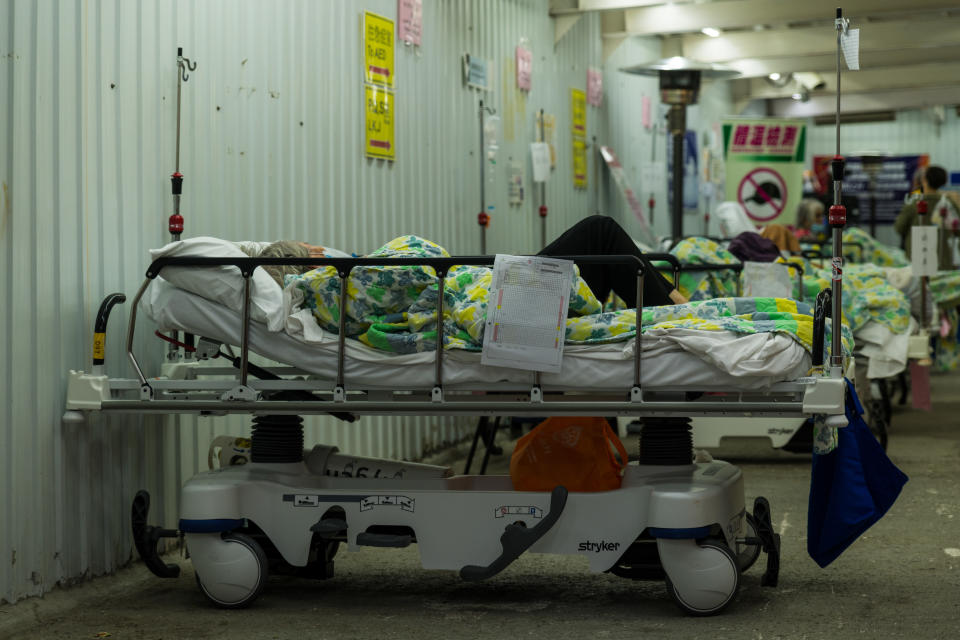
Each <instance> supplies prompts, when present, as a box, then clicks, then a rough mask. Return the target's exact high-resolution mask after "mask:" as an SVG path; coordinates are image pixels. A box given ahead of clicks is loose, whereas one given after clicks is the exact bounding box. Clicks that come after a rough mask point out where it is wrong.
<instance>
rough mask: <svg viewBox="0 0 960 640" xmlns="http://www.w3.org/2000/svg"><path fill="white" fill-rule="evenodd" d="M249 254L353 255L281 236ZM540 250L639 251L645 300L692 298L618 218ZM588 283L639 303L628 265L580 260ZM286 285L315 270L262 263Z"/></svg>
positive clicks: (573, 230) (250, 247)
mask: <svg viewBox="0 0 960 640" xmlns="http://www.w3.org/2000/svg"><path fill="white" fill-rule="evenodd" d="M240 248H241V249H243V250H244V251H245V252H246V253H247V255H250V256H252V257H263V258H309V257H314V258H322V257H349V255H348V254H345V253H343V252H342V251H338V250H336V249H330V248H327V247H322V246H319V245H311V244H307V243H306V242H295V241H291V240H282V241H280V242H273V243H270V244H268V245H266V246H264V245H262V244H257V243H243V244H241V246H240ZM538 255H544V256H563V255H567V256H570V255H579V256H601V255H607V256H609V255H634V256H637V257H638V258H640V259H641V260H643V263H644V265H645V266H646V267H647V271H646V278H645V280H644V296H643V298H644V304H645V305H648V306H660V305H668V304H682V303H684V302H686V301H687V299H686V298H685V297H684V296H682V295H681V294H680V292H679V291H677V290H676V289H675V288H674V286H673V285H672V284H670V283H669V282H668V281H667V280H666V278H664V277H663V275H662V274H660V272H658V271H657V270H656V269H654V268H652V267H650V264H649V262H647V260H646V258H644V256H643V252H641V251H640V250H639V249H638V248H637V245H636V243H634V242H633V239H632V238H631V237H630V235H629V234H628V233H627V232H626V231H624V230H623V227H621V226H620V225H619V224H617V222H616V221H615V220H614V219H613V218H609V217H607V216H589V217H587V218H584V219H583V220H581V221H580V222H578V223H576V224H575V225H573V226H572V227H570V228H569V229H567V230H566V231H565V232H564V233H563V234H561V235H560V237H558V238H557V239H556V240H554V241H553V242H551V243H550V244H549V245H547V246H546V247H544V248H543V250H541V251H540V252H539V254H538ZM577 266H578V267H579V269H580V275H581V277H583V279H584V281H586V283H587V286H589V287H590V290H591V291H592V292H593V293H594V295H596V296H597V298H599V299H600V300H606V299H607V297H608V296H609V295H610V292H611V291H613V292H614V293H616V294H617V295H618V296H619V297H620V298H621V299H622V300H623V301H624V302H625V303H626V305H627V306H628V307H631V308H633V307H636V306H637V300H636V298H637V294H636V273H635V272H634V271H633V269H631V268H629V267H625V266H624V265H577ZM262 268H263V269H265V270H266V271H267V273H269V274H270V276H271V277H272V278H273V279H274V280H276V281H277V283H278V284H279V285H280V286H281V287H282V286H284V279H285V278H286V276H292V275H301V274H304V273H307V272H308V271H311V270H312V269H313V267H312V266H266V267H262Z"/></svg>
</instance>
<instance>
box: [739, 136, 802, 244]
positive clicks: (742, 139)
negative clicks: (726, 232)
mask: <svg viewBox="0 0 960 640" xmlns="http://www.w3.org/2000/svg"><path fill="white" fill-rule="evenodd" d="M806 142H807V130H806V126H805V124H804V122H803V121H802V120H784V119H768V118H765V119H762V120H752V119H750V120H748V119H735V120H727V121H725V122H724V123H723V155H724V159H725V160H726V173H727V182H726V187H727V188H726V193H727V199H728V200H736V201H737V202H739V203H740V205H741V206H742V207H743V208H744V210H745V211H746V212H747V215H748V216H750V219H751V220H753V221H754V223H756V224H757V225H758V226H764V225H767V224H770V223H774V222H775V223H777V224H793V223H794V222H796V219H797V217H796V212H797V205H798V204H800V200H801V199H802V198H803V162H804V155H805V153H806Z"/></svg>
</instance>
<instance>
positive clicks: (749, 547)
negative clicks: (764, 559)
mask: <svg viewBox="0 0 960 640" xmlns="http://www.w3.org/2000/svg"><path fill="white" fill-rule="evenodd" d="M744 537H746V538H748V539H754V540H758V542H757V543H756V544H749V543H746V542H744V543H741V542H738V543H737V564H738V565H739V566H740V573H743V572H745V571H746V570H747V569H749V568H750V567H752V566H753V563H754V562H756V561H757V558H759V557H760V551H761V547H760V543H759V537H758V536H757V521H756V518H754V517H753V514H751V513H747V532H746V535H745V536H744Z"/></svg>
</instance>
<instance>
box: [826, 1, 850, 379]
mask: <svg viewBox="0 0 960 640" xmlns="http://www.w3.org/2000/svg"><path fill="white" fill-rule="evenodd" d="M834 24H835V25H836V28H837V121H836V122H837V124H836V127H837V152H836V155H834V156H833V160H832V161H831V162H830V164H831V169H832V171H833V206H831V207H830V212H829V214H828V218H827V220H828V222H829V223H830V226H831V227H832V229H833V261H832V265H833V275H832V289H833V309H832V314H831V315H832V318H833V331H832V332H831V333H832V335H831V338H832V339H833V340H832V345H831V348H830V367H831V369H833V370H834V371H831V373H836V374H837V375H840V374H841V372H842V370H843V351H842V343H841V327H842V324H841V323H842V322H843V306H842V304H841V302H842V296H843V227H844V225H846V223H847V208H846V207H844V206H843V204H842V202H841V196H842V195H843V172H844V166H845V161H844V159H843V156H841V155H840V47H841V43H840V36H841V35H842V34H843V32H844V31H846V25H847V21H846V20H844V18H843V9H841V8H839V7H838V8H837V18H836V20H835V21H834Z"/></svg>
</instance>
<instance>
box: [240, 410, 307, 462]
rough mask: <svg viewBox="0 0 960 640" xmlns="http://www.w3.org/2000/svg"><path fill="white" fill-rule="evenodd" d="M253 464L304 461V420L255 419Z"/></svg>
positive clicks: (252, 447) (251, 457)
mask: <svg viewBox="0 0 960 640" xmlns="http://www.w3.org/2000/svg"><path fill="white" fill-rule="evenodd" d="M252 440H253V444H252V446H251V451H250V461H251V462H301V461H303V418H301V417H300V416H258V417H256V418H254V419H253V436H252Z"/></svg>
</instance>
